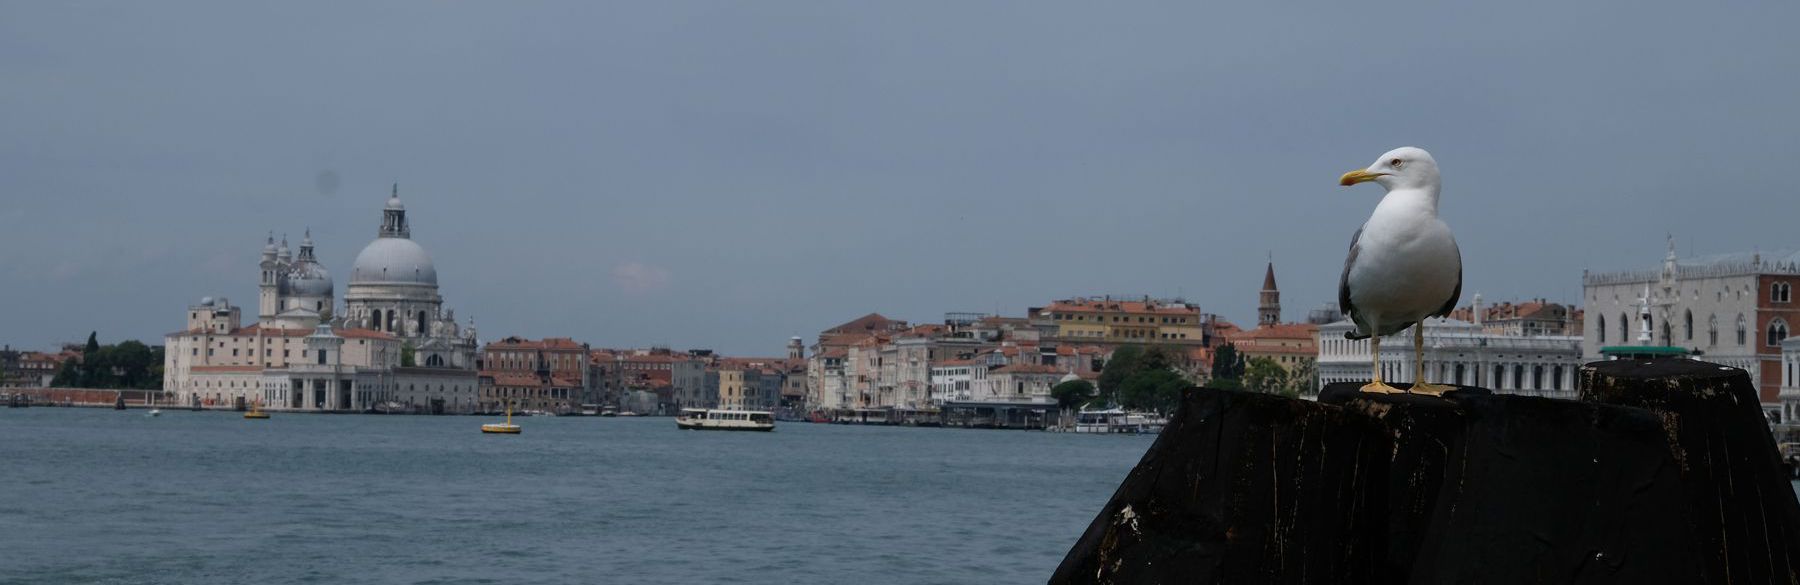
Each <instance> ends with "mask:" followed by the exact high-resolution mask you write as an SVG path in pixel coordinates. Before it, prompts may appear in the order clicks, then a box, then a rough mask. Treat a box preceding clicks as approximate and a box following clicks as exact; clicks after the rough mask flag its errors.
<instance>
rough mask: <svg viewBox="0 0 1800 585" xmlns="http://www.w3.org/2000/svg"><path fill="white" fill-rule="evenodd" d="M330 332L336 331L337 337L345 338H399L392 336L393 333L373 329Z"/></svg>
mask: <svg viewBox="0 0 1800 585" xmlns="http://www.w3.org/2000/svg"><path fill="white" fill-rule="evenodd" d="M332 333H336V334H337V336H338V337H342V338H345V339H381V340H395V339H399V338H398V337H394V336H393V335H390V334H387V333H382V332H380V331H376V330H374V329H337V330H333V331H332Z"/></svg>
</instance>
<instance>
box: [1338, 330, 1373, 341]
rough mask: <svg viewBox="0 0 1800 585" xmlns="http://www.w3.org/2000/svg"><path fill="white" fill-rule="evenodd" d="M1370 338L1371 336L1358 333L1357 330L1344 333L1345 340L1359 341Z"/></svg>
mask: <svg viewBox="0 0 1800 585" xmlns="http://www.w3.org/2000/svg"><path fill="white" fill-rule="evenodd" d="M1368 338H1369V334H1367V333H1363V332H1362V331H1358V330H1356V329H1351V330H1349V331H1345V332H1344V339H1349V340H1357V339H1368Z"/></svg>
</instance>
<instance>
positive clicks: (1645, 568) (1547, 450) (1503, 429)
mask: <svg viewBox="0 0 1800 585" xmlns="http://www.w3.org/2000/svg"><path fill="white" fill-rule="evenodd" d="M1713 367H1715V368H1716V366H1713ZM1591 368H1595V369H1599V370H1604V371H1597V372H1586V373H1585V374H1584V375H1585V376H1586V379H1587V380H1589V381H1590V384H1591V385H1593V388H1590V389H1589V392H1588V393H1587V394H1584V396H1586V397H1589V400H1587V401H1582V402H1577V401H1570V400H1555V399H1548V398H1536V397H1526V396H1510V395H1495V394H1492V393H1490V392H1488V391H1486V390H1481V389H1477V388H1465V389H1461V390H1459V391H1456V392H1452V393H1450V394H1449V395H1447V396H1446V397H1445V398H1436V397H1428V396H1419V395H1369V394H1360V393H1358V392H1356V391H1355V386H1356V385H1353V384H1352V385H1333V386H1331V387H1328V388H1327V389H1326V392H1325V393H1324V394H1323V395H1322V396H1321V399H1320V401H1319V402H1316V403H1315V402H1308V401H1302V400H1291V399H1283V398H1279V397H1274V396H1266V395H1255V394H1247V393H1241V392H1233V391H1222V390H1209V389H1195V390H1192V391H1190V392H1188V393H1187V395H1186V396H1185V397H1184V400H1183V404H1182V405H1181V408H1180V409H1179V410H1178V411H1177V413H1176V415H1175V416H1174V417H1173V418H1172V419H1171V421H1170V424H1169V426H1168V428H1166V429H1165V430H1164V432H1163V435H1162V436H1161V437H1159V438H1158V439H1157V441H1156V443H1155V444H1153V445H1152V446H1151V448H1150V451H1149V452H1148V453H1146V454H1145V456H1144V458H1143V460H1142V461H1140V462H1139V464H1138V466H1137V467H1136V468H1135V469H1133V470H1132V472H1131V474H1130V475H1129V476H1128V477H1127V478H1126V479H1125V481H1124V483H1123V484H1122V485H1121V486H1120V487H1119V489H1118V491H1117V492H1116V493H1115V494H1114V495H1113V498H1112V500H1111V501H1109V502H1108V503H1107V505H1106V507H1105V508H1104V509H1102V511H1101V513H1100V514H1099V515H1098V517H1096V518H1095V519H1094V521H1093V523H1092V524H1090V525H1089V527H1088V529H1087V531H1086V532H1085V533H1084V534H1083V535H1082V537H1081V539H1080V540H1079V541H1078V542H1077V543H1076V545H1075V546H1074V547H1073V548H1071V549H1070V551H1069V553H1068V555H1067V556H1066V557H1065V558H1064V560H1063V563H1062V565H1061V566H1060V567H1058V568H1057V571H1056V573H1055V575H1054V576H1053V577H1052V579H1051V581H1052V582H1053V583H1095V582H1098V583H1669V582H1678V583H1794V582H1800V579H1796V575H1797V574H1800V573H1797V572H1796V571H1795V570H1794V569H1793V568H1792V566H1791V565H1792V562H1791V559H1794V558H1800V555H1795V554H1793V552H1792V551H1793V546H1794V543H1793V538H1791V537H1790V536H1789V535H1792V534H1794V533H1795V531H1796V528H1800V504H1796V502H1795V500H1794V495H1793V492H1792V490H1791V489H1790V488H1788V484H1787V483H1786V481H1785V480H1782V479H1779V478H1780V477H1781V476H1780V468H1779V466H1778V463H1777V461H1776V456H1775V454H1774V446H1773V443H1772V439H1771V438H1770V437H1769V434H1768V431H1767V428H1766V427H1765V426H1763V425H1762V424H1761V423H1760V416H1761V415H1760V411H1759V410H1757V409H1756V405H1755V397H1754V395H1753V394H1748V392H1750V389H1749V386H1748V379H1747V378H1745V379H1742V380H1739V381H1736V382H1726V383H1722V385H1711V386H1705V388H1707V389H1700V387H1699V386H1696V385H1695V384H1698V383H1699V382H1697V381H1698V380H1703V379H1710V378H1703V377H1700V376H1698V374H1693V375H1689V376H1688V377H1687V378H1680V379H1678V380H1677V379H1672V378H1669V377H1668V376H1667V375H1662V374H1660V373H1659V374H1658V375H1651V376H1649V377H1645V376H1638V377H1636V378H1633V377H1631V376H1612V377H1609V378H1607V380H1608V382H1606V383H1604V384H1601V383H1597V382H1593V380H1597V379H1599V378H1597V377H1598V376H1608V375H1609V374H1606V373H1605V371H1611V370H1610V369H1618V370H1621V371H1632V372H1635V371H1636V370H1634V369H1633V368H1632V367H1630V366H1629V365H1620V366H1609V365H1604V364H1599V365H1594V366H1591ZM1658 372H1660V370H1659V371H1658ZM1634 380H1635V381H1634ZM1645 386H1658V387H1661V388H1664V390H1663V391H1661V392H1651V391H1648V390H1644V389H1643V387H1645ZM1601 388H1608V389H1610V390H1605V391H1604V392H1600V393H1599V394H1595V393H1594V392H1596V391H1598V390H1599V389H1601ZM1744 400H1748V401H1749V402H1748V403H1747V405H1748V406H1749V407H1750V408H1748V409H1746V408H1743V407H1742V406H1744V405H1745V403H1744V402H1743V401H1744ZM1734 401H1735V402H1734ZM1644 406H1648V407H1649V408H1645V407H1644ZM1748 415H1754V416H1755V417H1756V418H1754V419H1752V420H1746V416H1748ZM1759 441H1760V442H1759ZM1690 443H1692V444H1690ZM1728 450H1731V452H1732V453H1735V454H1736V455H1735V458H1732V456H1729V455H1726V454H1725V451H1728ZM1697 453H1706V454H1708V455H1707V456H1708V457H1710V459H1709V461H1710V462H1711V463H1710V464H1709V465H1708V466H1704V467H1702V466H1697V465H1695V464H1694V463H1693V462H1692V461H1691V460H1692V459H1693V458H1694V457H1696V456H1698V455H1696V454H1697ZM1683 457H1686V459H1688V461H1683ZM1727 462H1729V463H1727ZM1750 468H1755V469H1750ZM1732 481H1735V482H1737V483H1735V484H1733V485H1735V486H1737V487H1735V488H1732V489H1733V490H1734V491H1729V492H1725V491H1721V490H1722V489H1724V488H1719V487H1717V484H1718V482H1732ZM1709 486H1710V487H1709ZM1750 486H1755V487H1754V489H1752V488H1751V487H1750ZM1726 493H1729V494H1731V495H1729V496H1723V497H1724V498H1725V499H1732V498H1738V499H1737V500H1733V501H1729V502H1723V503H1718V502H1719V500H1720V497H1721V494H1726ZM1708 502H1714V504H1712V505H1710V506H1709V505H1706V504H1707V503H1708ZM1721 511H1722V512H1721ZM1721 513H1722V515H1721ZM1708 514H1710V516H1708V518H1711V519H1710V520H1703V519H1701V518H1700V516H1702V515H1708ZM1765 534H1766V535H1767V536H1761V535H1765ZM1758 536H1760V538H1753V537H1758ZM1775 551H1779V552H1775ZM1756 561H1761V565H1760V568H1757V569H1752V568H1750V567H1748V566H1747V565H1748V564H1750V563H1753V562H1756ZM1725 569H1729V570H1725Z"/></svg>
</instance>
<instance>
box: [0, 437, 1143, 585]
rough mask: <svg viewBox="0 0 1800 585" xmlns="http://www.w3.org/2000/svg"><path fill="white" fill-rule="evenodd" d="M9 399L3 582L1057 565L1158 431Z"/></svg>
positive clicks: (981, 575) (961, 571) (717, 578)
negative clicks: (697, 425)
mask: <svg viewBox="0 0 1800 585" xmlns="http://www.w3.org/2000/svg"><path fill="white" fill-rule="evenodd" d="M516 420H517V421H518V422H520V423H521V424H522V425H523V426H524V427H525V433H524V434H523V435H519V436H492V435H482V434H481V433H480V432H479V431H478V427H479V426H480V424H481V423H482V422H488V421H487V420H486V419H482V418H472V417H411V416H394V417H379V416H351V415H346V416H329V415H284V414H279V413H278V414H275V416H274V418H273V419H270V420H264V421H250V420H244V419H243V418H241V416H240V415H238V414H236V413H210V412H187V411H169V412H165V413H164V414H163V416H161V417H157V418H150V417H147V416H145V414H144V412H143V411H128V412H117V411H111V410H99V409H70V408H29V409H0V470H3V473H0V558H3V559H4V562H3V564H0V582H4V583H327V582H329V583H502V582H522V583H707V582H719V583H793V582H800V583H846V582H854V583H1041V582H1043V581H1044V580H1045V579H1047V578H1048V577H1049V576H1050V573H1051V572H1052V571H1054V570H1055V568H1056V564H1057V563H1058V562H1059V561H1060V560H1061V559H1062V555H1063V554H1064V553H1066V552H1067V551H1068V549H1069V547H1070V546H1071V545H1072V544H1074V542H1075V540H1076V539H1077V538H1078V537H1079V536H1080V534H1081V531H1082V530H1083V529H1085V528H1086V526H1087V523H1088V522H1089V521H1091V520H1092V519H1093V517H1094V514H1096V513H1097V512H1098V511H1099V510H1100V508H1101V506H1103V505H1104V504H1105V503H1106V500H1107V498H1109V497H1110V496H1111V495H1112V492H1113V490H1114V489H1115V488H1116V487H1117V486H1118V484H1119V482H1120V481H1122V480H1123V479H1124V477H1125V474H1126V473H1127V472H1128V471H1129V470H1130V468H1131V466H1132V465H1134V464H1135V463H1137V460H1138V459H1139V458H1140V457H1142V456H1143V453H1144V451H1145V450H1146V449H1148V448H1149V446H1150V442H1151V438H1149V437H1124V436H1074V435H1064V434H1051V433H1037V432H1018V431H979V430H956V429H912V428H885V427H847V426H831V425H811V424H805V423H783V424H782V425H781V427H780V428H779V429H778V430H777V431H776V432H774V433H716V432H692V431H687V432H684V431H679V430H677V429H676V428H675V424H674V422H673V421H672V420H671V419H667V418H604V419H603V418H536V417H534V418H525V419H516Z"/></svg>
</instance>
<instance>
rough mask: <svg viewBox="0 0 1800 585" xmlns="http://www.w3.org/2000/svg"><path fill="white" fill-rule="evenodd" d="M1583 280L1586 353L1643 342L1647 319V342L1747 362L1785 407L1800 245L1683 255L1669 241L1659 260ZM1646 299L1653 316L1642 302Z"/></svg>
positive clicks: (1775, 403) (1797, 321)
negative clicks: (1785, 344)
mask: <svg viewBox="0 0 1800 585" xmlns="http://www.w3.org/2000/svg"><path fill="white" fill-rule="evenodd" d="M1581 281H1582V296H1583V297H1584V298H1583V301H1584V302H1585V304H1586V307H1587V318H1586V322H1585V324H1584V332H1583V337H1584V340H1585V341H1584V343H1583V354H1584V355H1586V356H1587V357H1588V358H1589V359H1600V357H1601V356H1600V348H1602V347H1607V346H1617V345H1643V343H1641V342H1640V341H1639V340H1638V339H1637V333H1638V332H1639V331H1640V330H1642V329H1644V328H1646V326H1647V328H1648V329H1650V331H1651V332H1652V335H1651V341H1652V343H1650V344H1649V345H1660V346H1674V347H1682V348H1687V349H1691V350H1697V351H1698V352H1699V356H1698V358H1699V359H1702V360H1705V361H1708V362H1713V363H1717V364H1722V365H1726V366H1732V367H1736V368H1742V369H1744V370H1746V371H1748V372H1749V373H1750V380H1751V382H1752V383H1753V384H1755V385H1756V387H1757V392H1758V394H1759V395H1760V398H1761V401H1762V403H1763V407H1764V408H1765V409H1766V410H1768V411H1770V412H1778V411H1781V410H1782V409H1783V408H1785V407H1783V406H1782V405H1781V402H1783V400H1782V399H1780V398H1778V396H1777V395H1778V390H1779V388H1781V387H1782V386H1781V380H1782V371H1781V361H1782V340H1784V339H1786V338H1788V337H1790V333H1791V328H1792V327H1794V326H1795V325H1800V303H1795V302H1794V295H1793V289H1794V287H1795V286H1797V285H1800V252H1795V251H1771V252H1767V253H1764V252H1739V253H1730V254H1717V255H1711V256H1699V257H1690V258H1680V257H1678V256H1676V254H1675V245H1674V243H1673V241H1671V242H1670V244H1669V248H1668V251H1667V253H1666V254H1665V255H1664V257H1663V261H1662V265H1661V266H1660V267H1658V268H1655V269H1649V270H1631V271H1620V272H1605V273H1602V272H1589V273H1584V274H1583V275H1582V279H1581ZM1646 300H1647V301H1648V303H1649V306H1650V311H1649V314H1648V319H1646V318H1645V316H1644V314H1643V313H1644V312H1643V311H1642V310H1641V309H1640V307H1641V305H1643V304H1644V302H1645V301H1646ZM1646 321H1648V323H1646ZM1783 420H1792V419H1788V418H1784V419H1783Z"/></svg>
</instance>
